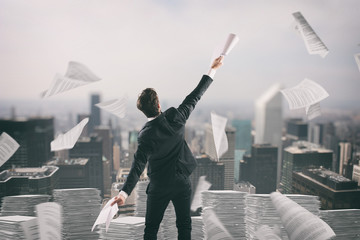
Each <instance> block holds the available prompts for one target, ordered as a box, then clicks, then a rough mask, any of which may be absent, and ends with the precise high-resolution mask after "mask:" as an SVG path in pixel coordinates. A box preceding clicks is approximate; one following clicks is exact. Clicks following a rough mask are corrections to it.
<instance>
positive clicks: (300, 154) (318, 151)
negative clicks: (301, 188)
mask: <svg viewBox="0 0 360 240" xmlns="http://www.w3.org/2000/svg"><path fill="white" fill-rule="evenodd" d="M332 154H333V152H332V151H331V150H329V149H325V148H321V147H320V146H319V145H317V144H312V143H309V142H304V141H299V142H295V143H294V144H293V145H292V146H290V147H287V148H285V149H284V160H283V166H282V176H281V184H280V191H281V192H282V193H285V194H291V193H292V176H293V172H294V171H295V172H300V171H302V169H303V168H307V167H309V166H314V167H320V166H322V167H325V168H328V169H330V168H331V165H332Z"/></svg>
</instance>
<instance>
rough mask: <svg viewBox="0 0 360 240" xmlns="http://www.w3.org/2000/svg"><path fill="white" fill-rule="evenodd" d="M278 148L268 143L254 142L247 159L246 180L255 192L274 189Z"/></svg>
mask: <svg viewBox="0 0 360 240" xmlns="http://www.w3.org/2000/svg"><path fill="white" fill-rule="evenodd" d="M277 153H278V148H277V147H276V146H273V145H270V144H254V145H253V146H252V148H251V157H250V159H247V164H248V166H247V170H246V171H248V179H246V180H248V181H249V182H250V183H251V184H252V185H254V187H255V188H256V193H257V194H269V193H271V192H274V191H276V174H277Z"/></svg>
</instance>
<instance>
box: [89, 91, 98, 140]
mask: <svg viewBox="0 0 360 240" xmlns="http://www.w3.org/2000/svg"><path fill="white" fill-rule="evenodd" d="M90 102H91V105H90V109H91V115H90V119H89V123H88V126H89V133H90V134H91V133H93V131H94V129H95V127H96V126H100V125H101V115H100V108H99V107H97V106H95V104H97V103H100V95H99V94H91V96H90Z"/></svg>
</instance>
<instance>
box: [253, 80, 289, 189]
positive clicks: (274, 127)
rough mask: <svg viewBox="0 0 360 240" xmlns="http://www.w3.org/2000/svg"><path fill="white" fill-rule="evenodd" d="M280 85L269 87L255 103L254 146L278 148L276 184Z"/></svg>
mask: <svg viewBox="0 0 360 240" xmlns="http://www.w3.org/2000/svg"><path fill="white" fill-rule="evenodd" d="M280 88H281V85H280V84H274V85H273V86H271V87H270V88H269V89H268V90H267V91H266V92H265V93H264V94H263V95H262V96H260V97H259V98H258V99H257V100H256V102H255V132H256V133H255V144H263V143H270V144H271V145H274V146H276V147H278V163H277V166H278V169H277V177H276V179H277V181H276V182H277V184H278V183H279V182H280V176H281V158H282V157H281V155H282V154H281V153H282V152H281V145H282V141H281V137H282V126H283V122H282V97H281V93H280Z"/></svg>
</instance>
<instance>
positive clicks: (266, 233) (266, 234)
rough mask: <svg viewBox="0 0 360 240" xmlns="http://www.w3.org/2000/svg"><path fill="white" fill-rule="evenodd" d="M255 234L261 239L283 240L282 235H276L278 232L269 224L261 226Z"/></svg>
mask: <svg viewBox="0 0 360 240" xmlns="http://www.w3.org/2000/svg"><path fill="white" fill-rule="evenodd" d="M255 236H256V237H257V238H258V239H259V240H281V237H279V236H278V235H276V233H274V231H273V230H272V229H271V228H270V227H269V226H268V225H262V226H260V227H259V228H258V229H257V230H256V232H255Z"/></svg>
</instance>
